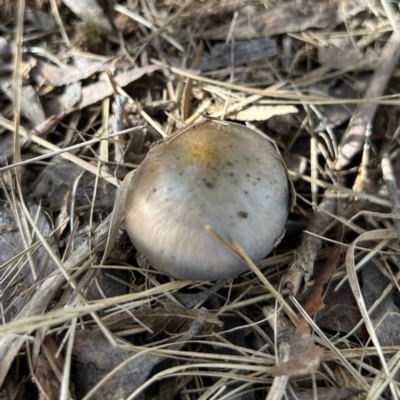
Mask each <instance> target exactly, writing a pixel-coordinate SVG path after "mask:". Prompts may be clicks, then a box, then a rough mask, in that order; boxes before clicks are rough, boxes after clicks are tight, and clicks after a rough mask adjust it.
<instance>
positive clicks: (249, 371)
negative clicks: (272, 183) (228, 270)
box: [0, 0, 400, 400]
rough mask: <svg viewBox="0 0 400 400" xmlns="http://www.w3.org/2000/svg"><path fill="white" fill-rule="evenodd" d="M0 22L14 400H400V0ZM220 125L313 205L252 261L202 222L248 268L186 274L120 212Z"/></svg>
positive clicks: (180, 7)
mask: <svg viewBox="0 0 400 400" xmlns="http://www.w3.org/2000/svg"><path fill="white" fill-rule="evenodd" d="M0 14H1V15H2V21H1V25H0V60H1V66H0V87H1V92H0V103H1V112H0V317H1V319H0V321H1V322H0V398H4V399H7V400H8V399H12V398H20V399H28V398H29V399H32V398H38V399H55V398H59V399H63V400H64V399H114V398H124V399H131V398H146V399H147V398H148V399H163V400H166V399H178V398H179V399H181V398H182V399H183V398H198V399H201V400H206V399H210V400H211V399H217V398H218V399H243V400H244V399H246V400H250V399H251V400H253V399H254V400H257V399H265V398H266V399H268V400H272V399H274V400H277V399H283V398H290V399H292V398H293V399H315V398H326V399H342V398H343V399H345V398H346V399H347V398H349V399H361V398H366V399H399V398H400V391H399V365H400V363H399V358H400V347H399V346H400V343H399V332H400V329H399V326H400V325H399V318H398V315H399V307H400V301H399V298H400V297H399V269H398V266H399V260H400V248H399V226H400V225H399V224H400V222H399V219H400V215H399V204H400V202H399V179H400V176H399V171H400V169H399V168H398V158H399V157H398V155H399V132H400V130H399V126H398V110H397V106H398V101H399V98H398V92H399V81H398V78H399V76H400V71H399V68H398V59H399V54H400V45H399V43H400V39H399V36H398V35H399V32H398V28H397V26H396V21H397V20H398V16H399V10H398V9H397V8H396V4H394V3H390V2H387V1H386V0H382V1H376V2H364V1H361V0H352V1H350V2H346V4H344V3H343V2H340V1H329V2H319V1H311V2H304V1H286V0H282V1H275V0H274V1H270V2H253V1H244V2H243V1H227V0H222V1H219V2H215V1H209V2H201V1H197V0H187V1H186V0H185V1H182V2H168V1H166V0H151V1H147V2H142V1H138V2H131V1H127V2H122V1H118V2H114V3H113V2H98V1H96V0H91V1H82V2H71V1H62V2H60V1H58V2H57V1H53V0H27V1H26V2H25V1H22V0H19V1H16V2H9V1H6V2H2V3H1V4H0ZM203 116H208V117H211V118H220V119H226V120H236V121H240V122H241V123H244V124H247V125H249V126H251V127H252V128H254V129H256V130H259V131H261V132H263V133H266V134H267V135H268V136H269V138H270V139H271V140H272V141H274V143H275V144H276V146H277V147H278V148H279V150H280V152H281V153H282V157H283V159H284V160H286V161H287V165H288V168H289V173H290V176H292V177H293V183H294V188H295V191H296V192H297V203H296V205H295V207H294V209H293V211H292V212H291V214H290V216H289V221H288V223H287V227H286V230H287V233H286V236H285V237H284V238H283V240H282V241H281V243H280V244H279V246H278V247H277V248H276V249H275V250H274V251H273V252H272V254H270V255H269V256H268V257H267V258H266V259H265V260H262V261H261V262H260V263H258V264H257V265H255V264H254V263H253V262H252V261H251V260H250V259H249V258H248V257H247V255H246V254H245V253H244V252H243V250H242V248H241V246H240V243H237V242H235V241H234V240H232V241H231V242H226V241H223V240H221V238H220V237H218V235H217V234H216V232H215V230H214V229H213V227H212V226H209V227H207V229H208V231H209V233H210V234H211V235H213V236H214V237H215V239H216V240H219V241H220V243H221V246H226V247H227V249H229V251H232V252H233V253H234V254H235V255H236V256H237V257H239V258H241V259H242V260H243V262H244V263H246V264H247V265H248V267H249V271H248V272H246V273H244V274H242V275H241V276H239V277H237V278H235V279H234V280H224V281H220V282H192V281H176V280H174V279H172V278H170V277H168V276H166V275H165V274H163V273H161V272H158V271H156V270H154V269H153V268H152V267H151V266H149V264H148V262H147V261H146V260H145V259H144V258H143V257H142V256H141V255H140V254H137V253H136V252H135V250H134V249H133V248H132V245H131V244H130V242H129V240H128V238H127V235H126V233H125V230H124V225H123V206H124V203H125V200H124V199H125V195H126V189H127V185H128V183H129V177H131V176H132V174H133V173H134V170H135V168H136V167H137V166H138V164H140V162H141V161H142V160H143V158H144V157H145V156H146V154H147V152H148V151H149V149H150V148H151V147H152V146H153V145H154V144H155V143H157V141H159V140H161V138H162V137H167V136H169V135H170V134H171V133H173V132H174V131H175V130H177V129H179V128H181V127H183V126H185V125H187V124H190V123H193V122H199V121H201V120H202V118H203ZM130 171H133V172H130ZM227 206H228V205H227Z"/></svg>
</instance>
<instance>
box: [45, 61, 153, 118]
mask: <svg viewBox="0 0 400 400" xmlns="http://www.w3.org/2000/svg"><path fill="white" fill-rule="evenodd" d="M160 68H161V67H160V66H158V65H148V66H146V67H143V68H135V69H130V70H128V71H125V72H121V73H119V74H117V75H116V76H115V77H114V81H115V82H116V83H117V85H118V86H120V87H125V86H126V85H128V84H130V83H132V82H133V81H135V80H137V79H139V78H141V77H142V76H143V75H145V74H150V73H152V72H154V71H156V70H158V69H160ZM113 93H114V91H113V87H112V85H111V83H110V82H108V81H107V82H96V83H92V84H90V85H87V86H85V87H83V88H82V94H81V100H80V102H79V103H78V104H76V105H75V106H73V107H71V108H69V109H66V108H64V106H63V103H62V101H61V100H60V99H59V98H56V99H53V100H50V101H49V102H47V110H48V113H50V114H52V115H56V116H57V115H61V114H64V115H66V114H69V113H71V112H72V111H76V110H81V109H83V108H85V107H88V106H90V105H92V104H94V103H97V102H99V101H101V100H103V99H105V98H106V97H108V96H111V95H112V94H113Z"/></svg>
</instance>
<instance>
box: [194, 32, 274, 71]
mask: <svg viewBox="0 0 400 400" xmlns="http://www.w3.org/2000/svg"><path fill="white" fill-rule="evenodd" d="M277 54H278V49H277V47H276V44H275V41H273V40H272V39H270V38H259V39H253V40H248V41H245V42H236V43H233V44H225V43H224V44H216V45H215V46H214V47H213V48H212V49H211V53H207V54H204V55H203V57H202V58H201V61H200V67H199V69H200V70H201V71H210V70H214V69H219V68H226V67H230V66H238V65H243V64H248V63H250V62H254V61H259V60H263V59H266V58H271V57H274V56H276V55H277ZM192 69H197V68H192Z"/></svg>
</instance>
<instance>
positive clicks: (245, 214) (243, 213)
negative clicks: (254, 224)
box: [238, 211, 249, 218]
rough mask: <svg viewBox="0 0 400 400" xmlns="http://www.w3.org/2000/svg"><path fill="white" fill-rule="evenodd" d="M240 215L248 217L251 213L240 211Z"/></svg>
mask: <svg viewBox="0 0 400 400" xmlns="http://www.w3.org/2000/svg"><path fill="white" fill-rule="evenodd" d="M238 215H239V217H242V218H247V216H248V215H249V213H247V212H246V211H239V212H238Z"/></svg>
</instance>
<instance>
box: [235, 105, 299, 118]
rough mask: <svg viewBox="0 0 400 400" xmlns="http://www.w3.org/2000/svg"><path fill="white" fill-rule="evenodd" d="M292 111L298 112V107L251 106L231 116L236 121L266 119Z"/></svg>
mask: <svg viewBox="0 0 400 400" xmlns="http://www.w3.org/2000/svg"><path fill="white" fill-rule="evenodd" d="M292 113H297V108H296V107H294V106H250V107H248V108H246V109H245V110H242V111H238V112H236V113H234V114H230V115H229V118H230V119H233V120H236V121H266V120H267V119H269V118H271V117H273V116H275V115H285V114H292Z"/></svg>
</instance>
